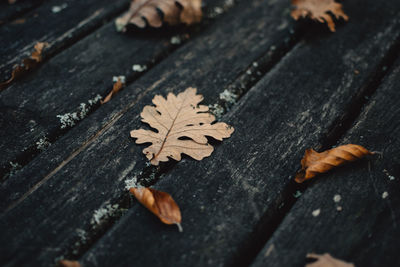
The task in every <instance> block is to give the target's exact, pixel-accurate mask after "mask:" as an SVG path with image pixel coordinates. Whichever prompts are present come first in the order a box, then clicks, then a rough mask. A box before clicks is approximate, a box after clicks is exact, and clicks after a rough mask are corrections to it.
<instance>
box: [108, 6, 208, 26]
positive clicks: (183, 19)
mask: <svg viewBox="0 0 400 267" xmlns="http://www.w3.org/2000/svg"><path fill="white" fill-rule="evenodd" d="M158 10H160V11H161V12H162V15H161V14H159V12H158ZM201 18H202V11H201V0H132V2H131V6H130V8H129V11H128V12H126V13H125V14H123V15H122V16H120V17H119V18H117V19H116V21H115V26H116V28H117V31H126V26H127V25H128V24H133V25H136V26H137V27H139V28H144V27H146V25H149V26H151V27H155V28H158V27H161V26H162V25H163V22H166V23H168V24H169V25H172V26H173V25H177V24H179V23H184V24H187V25H190V24H193V23H197V22H200V21H201Z"/></svg>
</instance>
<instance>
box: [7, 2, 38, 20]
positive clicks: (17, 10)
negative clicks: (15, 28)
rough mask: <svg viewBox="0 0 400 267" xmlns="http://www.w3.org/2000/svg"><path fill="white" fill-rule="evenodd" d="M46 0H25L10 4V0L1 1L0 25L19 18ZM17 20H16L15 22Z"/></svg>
mask: <svg viewBox="0 0 400 267" xmlns="http://www.w3.org/2000/svg"><path fill="white" fill-rule="evenodd" d="M43 1H44V0H24V1H17V2H16V3H14V4H9V3H8V1H6V0H3V1H1V2H0V10H1V13H0V25H1V24H4V23H7V22H10V21H11V23H13V22H12V21H13V20H15V19H18V17H19V16H21V15H23V14H24V13H26V12H28V11H29V10H31V9H33V8H35V7H37V6H39V5H40V4H41V3H42V2H43ZM15 22H16V21H14V23H15Z"/></svg>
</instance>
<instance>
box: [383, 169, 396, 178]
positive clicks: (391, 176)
mask: <svg viewBox="0 0 400 267" xmlns="http://www.w3.org/2000/svg"><path fill="white" fill-rule="evenodd" d="M383 172H384V173H385V174H386V176H387V177H388V178H389V180H390V181H393V180H394V179H396V178H395V177H394V176H393V175H391V174H390V173H389V172H388V171H387V170H386V169H383Z"/></svg>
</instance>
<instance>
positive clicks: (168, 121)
mask: <svg viewBox="0 0 400 267" xmlns="http://www.w3.org/2000/svg"><path fill="white" fill-rule="evenodd" d="M202 100H203V96H202V95H196V89H195V88H191V87H189V88H187V89H186V90H185V91H184V92H182V93H180V94H178V95H177V96H175V95H174V94H172V93H169V94H168V97H167V99H165V98H163V97H162V96H160V95H156V96H155V97H154V98H153V104H154V105H156V106H155V107H154V106H145V107H144V108H143V111H142V113H141V114H140V115H141V116H142V121H143V122H145V123H148V124H149V125H150V126H151V127H152V128H154V129H156V130H158V132H157V133H156V132H154V131H150V130H143V129H139V130H134V131H131V137H133V138H137V140H136V143H137V144H143V143H152V145H151V146H149V147H147V148H145V149H143V153H144V154H145V155H146V157H147V158H148V159H149V160H150V162H151V164H153V165H158V164H159V162H160V161H168V160H169V158H173V159H175V160H178V161H179V160H181V153H184V154H186V155H188V156H190V157H192V158H194V159H196V160H201V159H203V158H205V157H208V156H210V155H211V153H212V152H213V150H214V148H213V147H212V146H211V145H210V144H208V143H207V138H206V136H210V137H213V138H215V139H217V140H220V141H222V139H223V138H228V137H230V136H231V134H232V133H233V131H234V129H233V128H232V127H230V126H229V125H227V124H226V123H223V122H218V123H215V124H211V123H212V122H214V121H215V117H214V116H213V115H211V114H210V113H208V107H207V106H203V105H198V104H199V103H200V102H201V101H202ZM183 138H184V139H183Z"/></svg>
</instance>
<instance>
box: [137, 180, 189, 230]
mask: <svg viewBox="0 0 400 267" xmlns="http://www.w3.org/2000/svg"><path fill="white" fill-rule="evenodd" d="M129 192H131V194H132V195H134V196H135V197H136V199H137V200H138V201H139V202H140V203H142V205H143V206H145V207H146V208H147V209H148V210H150V211H151V212H152V213H153V214H154V215H156V216H157V217H158V218H159V219H160V220H161V221H162V222H163V223H165V224H176V225H177V226H178V228H179V231H180V232H182V227H181V221H182V216H181V211H180V209H179V206H178V205H177V204H176V202H175V200H174V199H173V198H172V197H171V195H169V194H168V193H165V192H162V191H158V190H155V189H153V188H149V187H141V188H135V187H131V188H130V189H129Z"/></svg>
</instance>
